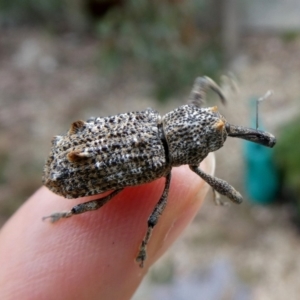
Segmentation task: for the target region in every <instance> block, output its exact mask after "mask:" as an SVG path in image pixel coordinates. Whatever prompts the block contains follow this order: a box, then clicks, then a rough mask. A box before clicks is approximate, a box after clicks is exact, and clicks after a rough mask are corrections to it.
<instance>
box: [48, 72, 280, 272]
mask: <svg viewBox="0 0 300 300" xmlns="http://www.w3.org/2000/svg"><path fill="white" fill-rule="evenodd" d="M207 89H212V90H213V91H215V92H216V93H217V94H218V95H219V96H220V99H221V100H222V102H223V103H225V98H224V96H223V94H222V92H221V89H220V88H219V86H218V85H217V84H216V83H215V82H214V81H212V80H211V79H210V78H208V77H199V78H197V79H196V81H195V84H194V87H193V90H192V92H191V95H190V97H189V104H187V105H183V106H181V107H179V108H176V109H174V110H173V111H171V112H169V113H167V114H166V115H164V116H163V117H161V116H160V115H159V114H158V113H157V112H156V111H155V110H153V109H151V108H149V109H146V110H145V111H141V112H129V113H124V114H118V115H115V116H111V117H105V118H91V119H89V120H87V121H86V122H84V121H77V122H74V123H73V124H72V125H71V128H70V130H69V131H68V133H67V134H66V135H64V136H56V137H54V139H53V141H52V149H51V153H50V156H49V158H48V160H47V162H46V165H45V168H44V174H43V183H44V184H45V185H46V186H47V187H48V188H49V189H50V190H51V191H53V192H54V193H56V194H58V195H62V196H64V197H66V198H78V197H84V196H90V195H95V194H101V193H104V192H106V191H111V190H112V193H111V194H109V195H108V196H105V197H102V198H99V199H97V200H93V201H88V202H85V203H81V204H78V205H76V206H74V207H73V208H72V209H71V210H70V211H68V212H60V213H54V214H52V215H50V216H47V217H45V218H44V219H46V218H50V219H51V221H52V222H55V221H57V220H59V219H61V218H68V217H71V216H72V215H77V214H81V213H84V212H87V211H91V210H96V209H98V208H100V207H101V206H103V205H104V204H105V203H107V202H108V201H109V200H111V199H112V198H113V197H114V196H115V195H117V194H118V193H120V192H121V191H122V190H123V189H124V188H125V187H128V186H134V185H140V184H143V183H146V182H150V181H153V180H155V179H157V178H160V177H165V178H166V182H165V187H164V190H163V193H162V195H161V197H160V199H159V201H158V203H157V205H156V206H155V208H154V210H153V212H152V214H151V215H150V217H149V219H148V229H147V232H146V235H145V237H144V239H143V241H142V243H141V246H140V249H139V254H138V256H137V258H136V260H137V261H138V262H139V263H140V266H141V267H143V265H144V261H145V259H146V246H147V244H148V242H149V239H150V236H151V232H152V230H153V227H154V226H155V225H156V223H157V221H158V219H159V217H160V215H161V214H162V212H163V210H164V208H165V206H166V203H167V197H168V192H169V187H170V181H171V169H172V167H177V166H180V165H185V164H188V165H189V166H190V168H191V170H192V171H194V172H195V173H196V174H198V175H199V176H200V177H201V178H202V179H203V180H205V181H206V182H207V183H208V184H209V185H210V186H211V187H212V188H213V190H214V191H216V192H218V193H220V194H222V195H225V196H227V197H228V198H229V199H230V200H231V201H233V202H235V203H241V202H242V196H241V195H240V193H239V192H237V191H236V190H235V189H234V188H233V187H232V186H231V185H230V184H228V183H227V182H226V181H224V180H221V179H219V178H216V177H212V176H210V175H208V174H206V173H204V172H203V171H201V169H200V168H199V167H198V166H199V164H200V162H201V161H202V160H203V159H204V158H205V157H206V156H207V155H208V153H209V152H212V151H216V150H218V149H219V148H221V147H222V146H223V144H224V142H225V140H226V138H227V136H231V137H239V138H242V139H245V140H249V141H252V142H255V143H258V144H261V145H264V146H267V147H273V146H274V145H275V143H276V140H275V137H274V136H273V135H272V134H270V133H268V132H264V131H260V130H256V129H251V128H246V127H241V126H235V125H231V124H229V123H228V122H227V121H226V119H225V118H224V117H223V116H222V115H221V114H220V113H219V112H218V110H217V107H210V108H201V105H202V104H203V103H204V101H205V92H206V91H207Z"/></svg>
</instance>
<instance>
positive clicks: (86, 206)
mask: <svg viewBox="0 0 300 300" xmlns="http://www.w3.org/2000/svg"><path fill="white" fill-rule="evenodd" d="M122 190H123V189H118V190H115V191H113V192H112V193H110V194H109V195H107V196H105V197H102V198H99V199H96V200H92V201H88V202H84V203H80V204H77V205H75V206H74V207H73V208H72V209H71V210H70V211H66V212H58V213H53V214H52V215H50V216H46V217H43V220H45V219H50V221H51V223H54V222H57V221H58V220H59V219H62V218H69V217H71V216H73V215H78V214H82V213H85V212H87V211H91V210H96V209H99V208H100V207H102V206H103V205H104V204H106V203H107V202H108V201H110V200H111V199H112V198H113V197H114V196H116V195H117V194H119V193H120V192H121V191H122Z"/></svg>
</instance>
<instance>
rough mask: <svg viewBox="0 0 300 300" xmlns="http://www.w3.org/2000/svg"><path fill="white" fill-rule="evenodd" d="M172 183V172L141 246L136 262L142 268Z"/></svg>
mask: <svg viewBox="0 0 300 300" xmlns="http://www.w3.org/2000/svg"><path fill="white" fill-rule="evenodd" d="M170 182H171V172H170V173H169V174H168V175H167V176H166V182H165V187H164V191H163V193H162V195H161V197H160V199H159V201H158V203H157V204H156V205H155V207H154V210H153V211H152V213H151V215H150V217H149V219H148V229H147V232H146V235H145V237H144V239H143V241H142V244H141V246H140V250H139V254H138V256H137V258H136V261H137V262H139V263H140V267H141V268H143V267H144V261H145V260H146V258H147V244H148V242H149V240H150V237H151V233H152V230H153V228H154V226H155V225H156V224H157V221H158V219H159V217H160V216H161V214H162V212H163V210H164V209H165V207H166V204H167V200H168V193H169V188H170Z"/></svg>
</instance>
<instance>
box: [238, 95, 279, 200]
mask: <svg viewBox="0 0 300 300" xmlns="http://www.w3.org/2000/svg"><path fill="white" fill-rule="evenodd" d="M253 103H254V105H256V101H254V100H252V101H251V104H252V105H251V106H252V107H253V106H254V105H253ZM252 111H255V110H254V109H252ZM254 115H255V113H254ZM252 124H256V116H252ZM254 128H255V127H254ZM243 153H244V158H245V163H246V168H245V185H246V193H247V194H248V196H249V200H250V201H251V202H253V203H256V204H270V203H272V202H274V201H275V200H276V197H277V193H278V190H279V174H278V170H277V169H276V167H275V164H274V160H273V153H274V151H273V149H271V148H267V147H264V146H261V145H259V144H255V143H251V142H244V147H243Z"/></svg>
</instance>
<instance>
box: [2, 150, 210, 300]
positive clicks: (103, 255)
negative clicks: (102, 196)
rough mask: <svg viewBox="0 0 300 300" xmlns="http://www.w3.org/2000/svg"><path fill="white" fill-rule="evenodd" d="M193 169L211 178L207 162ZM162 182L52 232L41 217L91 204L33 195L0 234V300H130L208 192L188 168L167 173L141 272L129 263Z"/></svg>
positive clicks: (68, 221)
mask: <svg viewBox="0 0 300 300" xmlns="http://www.w3.org/2000/svg"><path fill="white" fill-rule="evenodd" d="M200 167H201V169H202V170H203V171H204V172H206V173H208V174H211V175H212V174H213V170H214V156H213V155H209V156H208V157H207V158H206V159H205V160H204V161H203V162H202V163H201V165H200ZM164 181H165V179H164V178H161V179H159V180H156V181H154V182H151V183H149V184H144V185H142V186H138V187H130V188H126V189H125V190H124V191H122V192H121V193H120V194H118V195H117V196H115V197H114V198H113V200H111V201H110V202H109V203H107V204H105V206H103V207H102V208H101V209H99V210H97V211H93V212H88V213H84V214H82V215H77V216H73V217H72V218H69V219H62V220H59V221H58V222H57V223H55V224H51V223H49V222H47V221H44V222H43V221H42V217H43V216H45V215H47V214H49V213H52V212H53V211H61V210H69V209H70V208H71V207H73V206H74V205H75V204H78V203H81V202H83V201H88V200H92V199H95V198H97V197H98V196H93V197H87V198H84V199H83V198H81V199H76V200H67V199H64V198H62V197H60V196H57V195H55V194H53V193H52V192H51V191H49V190H48V189H47V188H45V187H42V188H40V189H39V190H38V191H37V192H36V193H35V194H34V195H32V196H31V197H30V198H29V199H28V201H26V202H25V203H24V205H23V206H22V207H21V208H20V209H19V210H18V211H17V212H16V213H15V214H14V215H13V216H12V217H11V218H10V219H9V220H8V222H7V223H6V224H5V225H4V226H3V228H2V229H1V231H0V266H1V268H0V299H25V300H26V299H28V300H29V299H30V300H32V299H47V300H48V299H55V300H60V299H62V300H68V299H70V300H71V299H72V300H74V299H89V300H93V299H101V300H106V299H107V300H109V299H116V300H118V299H120V300H121V299H122V300H126V299H130V298H131V296H132V295H133V293H134V292H135V290H136V289H137V287H138V286H139V284H140V283H141V281H142V279H143V277H144V276H145V274H146V273H147V271H148V268H149V267H150V266H151V265H152V264H153V263H154V262H155V261H156V260H157V259H158V258H159V257H161V256H162V255H163V254H164V253H165V252H166V250H167V249H168V248H169V247H170V245H171V244H172V243H173V242H174V241H175V240H176V239H177V238H178V237H179V236H180V235H181V233H182V232H183V230H184V229H185V228H186V226H187V225H188V224H189V223H190V222H191V221H192V219H193V218H194V216H195V215H196V213H197V212H198V210H199V208H200V207H201V204H202V203H203V200H204V198H205V196H206V194H207V192H208V190H209V189H210V187H209V185H208V184H207V183H205V182H204V181H203V180H202V179H201V178H200V177H199V176H197V175H196V174H195V173H194V172H191V170H190V169H189V167H188V166H181V167H179V168H173V169H172V181H171V186H170V192H169V197H168V203H167V207H166V209H165V210H164V213H163V214H162V216H161V218H160V219H159V222H158V224H157V226H156V227H155V228H154V230H153V233H152V236H151V240H150V243H149V245H148V248H147V254H148V257H147V260H146V262H145V266H144V268H140V267H139V265H138V263H136V261H135V259H136V255H137V253H138V249H139V246H140V243H141V240H142V239H143V237H144V234H145V231H146V229H147V219H148V217H149V214H150V213H151V212H152V210H153V208H154V206H155V204H156V203H157V199H159V197H160V195H161V193H162V190H163V187H164ZM199 230H201V228H199Z"/></svg>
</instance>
